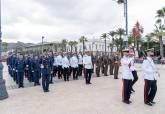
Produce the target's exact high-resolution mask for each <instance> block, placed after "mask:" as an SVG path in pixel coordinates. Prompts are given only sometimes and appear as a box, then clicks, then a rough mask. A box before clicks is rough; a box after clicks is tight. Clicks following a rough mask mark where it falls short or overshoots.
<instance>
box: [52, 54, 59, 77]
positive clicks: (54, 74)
mask: <svg viewBox="0 0 165 114" xmlns="http://www.w3.org/2000/svg"><path fill="white" fill-rule="evenodd" d="M57 71H58V64H57V53H54V62H53V76H54V77H55V76H56V73H57Z"/></svg>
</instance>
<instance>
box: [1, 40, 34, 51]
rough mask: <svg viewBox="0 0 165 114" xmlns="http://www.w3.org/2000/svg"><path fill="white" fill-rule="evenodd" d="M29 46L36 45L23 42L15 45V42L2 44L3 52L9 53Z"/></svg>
mask: <svg viewBox="0 0 165 114" xmlns="http://www.w3.org/2000/svg"><path fill="white" fill-rule="evenodd" d="M29 45H34V44H33V43H23V42H17V43H13V42H10V43H7V42H3V43H2V51H3V52H6V51H9V50H15V49H17V48H22V47H26V46H29Z"/></svg>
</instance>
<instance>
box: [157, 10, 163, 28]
mask: <svg viewBox="0 0 165 114" xmlns="http://www.w3.org/2000/svg"><path fill="white" fill-rule="evenodd" d="M156 17H157V18H160V19H163V20H164V25H165V7H163V8H162V9H159V10H158V11H157V12H156Z"/></svg>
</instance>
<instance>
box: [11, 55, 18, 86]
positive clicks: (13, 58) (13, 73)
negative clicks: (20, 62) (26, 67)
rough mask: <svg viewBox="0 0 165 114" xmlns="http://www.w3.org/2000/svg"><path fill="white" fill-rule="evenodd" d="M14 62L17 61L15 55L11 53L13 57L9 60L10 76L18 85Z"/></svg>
mask: <svg viewBox="0 0 165 114" xmlns="http://www.w3.org/2000/svg"><path fill="white" fill-rule="evenodd" d="M16 61H17V54H16V53H13V56H12V58H11V67H12V76H13V80H14V81H15V82H16V83H17V84H18V80H17V72H16V66H15V65H16Z"/></svg>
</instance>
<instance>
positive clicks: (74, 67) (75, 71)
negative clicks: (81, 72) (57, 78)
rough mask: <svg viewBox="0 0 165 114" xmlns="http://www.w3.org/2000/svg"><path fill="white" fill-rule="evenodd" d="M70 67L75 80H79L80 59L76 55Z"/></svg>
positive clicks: (72, 58) (71, 60)
mask: <svg viewBox="0 0 165 114" xmlns="http://www.w3.org/2000/svg"><path fill="white" fill-rule="evenodd" d="M70 65H71V67H72V71H73V80H78V58H77V54H76V53H74V54H73V56H72V57H71V59H70Z"/></svg>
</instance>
